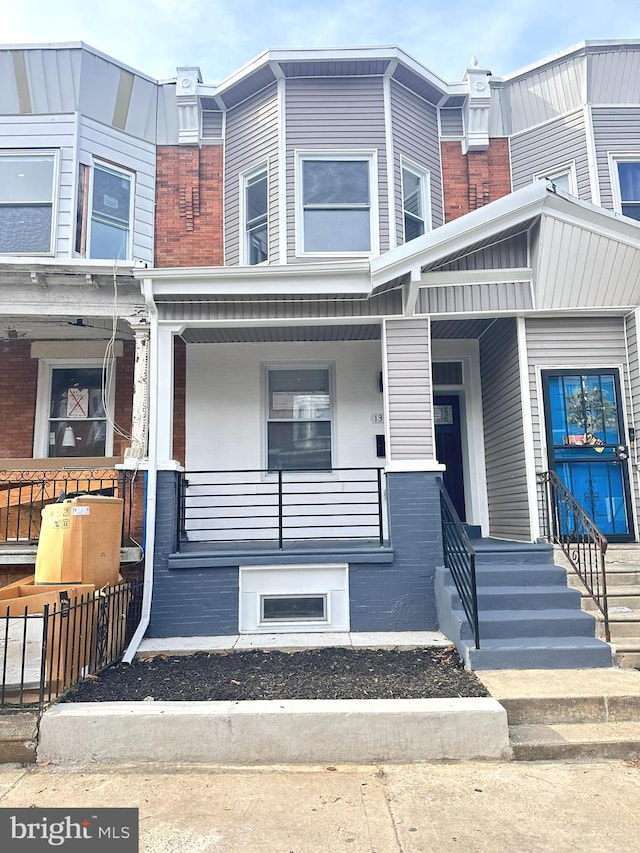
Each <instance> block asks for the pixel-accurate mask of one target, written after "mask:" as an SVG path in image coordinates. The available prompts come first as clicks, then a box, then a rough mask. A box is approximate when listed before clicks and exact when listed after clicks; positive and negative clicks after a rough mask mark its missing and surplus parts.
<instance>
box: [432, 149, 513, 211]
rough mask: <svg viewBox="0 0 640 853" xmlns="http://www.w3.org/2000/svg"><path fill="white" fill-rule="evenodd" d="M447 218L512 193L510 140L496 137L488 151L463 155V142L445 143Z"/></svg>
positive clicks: (443, 152) (444, 191) (443, 177)
mask: <svg viewBox="0 0 640 853" xmlns="http://www.w3.org/2000/svg"><path fill="white" fill-rule="evenodd" d="M440 146H441V153H442V185H443V187H442V189H443V195H444V219H445V222H450V221H451V220H452V219H457V218H458V217H459V216H464V215H465V213H469V212H470V211H471V210H475V209H476V208H478V207H483V206H484V205H485V204H489V202H490V201H495V200H496V199H498V198H502V196H505V195H508V194H509V193H510V192H511V173H510V166H509V142H508V140H507V139H492V140H490V143H489V148H488V149H487V150H486V151H469V153H468V154H463V153H462V149H461V146H460V143H459V142H441V143H440Z"/></svg>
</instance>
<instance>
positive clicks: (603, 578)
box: [538, 471, 611, 642]
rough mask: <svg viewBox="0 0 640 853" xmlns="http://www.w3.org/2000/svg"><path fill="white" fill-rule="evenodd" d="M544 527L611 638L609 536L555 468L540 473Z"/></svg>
mask: <svg viewBox="0 0 640 853" xmlns="http://www.w3.org/2000/svg"><path fill="white" fill-rule="evenodd" d="M538 487H539V489H540V506H541V515H542V527H543V533H544V535H545V537H546V538H547V539H548V540H549V541H550V542H555V543H556V544H558V545H559V546H560V547H561V548H562V551H563V553H564V555H565V556H566V558H567V559H568V560H569V563H570V564H571V566H572V567H573V569H574V571H575V572H576V574H577V575H578V577H579V578H580V580H581V581H582V583H583V584H584V586H585V588H586V590H587V592H588V593H589V595H590V596H591V598H592V599H593V601H594V602H595V604H596V607H597V608H598V610H599V611H600V613H601V614H602V620H603V623H604V632H605V639H606V641H607V642H609V641H610V640H611V634H610V631H609V610H608V607H607V571H606V563H605V554H606V552H607V544H608V543H607V538H606V536H605V535H604V534H603V533H602V532H601V531H600V530H599V529H598V526H597V525H596V523H595V521H594V520H593V519H592V518H591V517H590V516H589V515H588V514H587V512H586V511H585V510H584V508H583V507H582V506H581V505H580V504H579V503H578V501H577V500H576V499H575V497H574V496H573V494H572V492H570V491H569V489H568V488H567V487H566V486H565V484H564V483H563V482H562V480H560V479H559V477H558V476H557V475H556V474H555V473H554V472H553V471H543V472H542V473H540V474H538Z"/></svg>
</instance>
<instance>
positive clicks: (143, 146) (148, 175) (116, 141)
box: [72, 117, 156, 264]
mask: <svg viewBox="0 0 640 853" xmlns="http://www.w3.org/2000/svg"><path fill="white" fill-rule="evenodd" d="M79 145H80V162H81V163H87V164H90V163H91V158H92V155H93V156H95V157H98V158H101V159H104V160H109V161H110V162H111V163H114V164H117V165H119V166H122V167H123V168H125V169H130V170H132V171H134V172H135V201H134V214H133V216H134V222H133V258H134V259H138V260H141V261H147V262H149V263H151V264H152V263H153V217H154V208H155V176H156V154H155V146H154V145H153V144H151V143H149V142H144V141H143V140H141V139H135V138H134V137H132V136H129V135H128V134H126V133H122V132H121V131H118V130H115V129H114V128H111V127H107V126H106V125H102V124H98V122H96V121H92V120H91V119H89V118H86V117H81V119H80V142H79ZM72 209H73V210H75V204H74V206H73V207H72ZM74 216H75V213H74ZM72 231H73V228H72Z"/></svg>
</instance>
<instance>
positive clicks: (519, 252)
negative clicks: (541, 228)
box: [434, 234, 529, 271]
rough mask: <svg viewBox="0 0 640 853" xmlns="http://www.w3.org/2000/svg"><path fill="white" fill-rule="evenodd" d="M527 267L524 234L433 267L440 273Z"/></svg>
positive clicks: (527, 259) (525, 236)
mask: <svg viewBox="0 0 640 853" xmlns="http://www.w3.org/2000/svg"><path fill="white" fill-rule="evenodd" d="M528 265H529V241H528V238H527V235H526V234H516V235H515V236H514V237H509V238H507V239H506V240H501V241H500V242H499V243H492V244H491V245H490V246H484V247H483V248H482V249H478V250H477V251H475V252H471V253H469V254H467V255H463V256H462V257H461V258H457V259H456V260H455V261H449V262H448V263H445V264H442V266H439V267H434V269H438V270H441V271H457V270H500V269H509V268H510V267H526V266H528Z"/></svg>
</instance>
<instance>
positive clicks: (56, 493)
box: [0, 468, 133, 545]
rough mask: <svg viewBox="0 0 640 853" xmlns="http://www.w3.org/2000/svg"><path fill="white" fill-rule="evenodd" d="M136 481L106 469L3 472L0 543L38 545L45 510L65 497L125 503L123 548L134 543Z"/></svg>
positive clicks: (118, 472) (128, 476) (0, 474)
mask: <svg viewBox="0 0 640 853" xmlns="http://www.w3.org/2000/svg"><path fill="white" fill-rule="evenodd" d="M132 490H133V478H132V475H131V472H130V471H124V470H123V471H115V470H114V469H105V468H95V469H93V468H64V469H58V470H52V471H47V470H40V469H34V470H30V471H8V470H5V471H0V544H3V545H4V544H19V545H36V544H37V543H38V539H39V537H40V524H41V513H42V509H43V507H45V506H47V505H48V504H51V503H56V501H59V500H61V499H63V498H65V497H69V498H71V497H76V496H78V495H107V496H111V497H120V498H122V499H123V500H124V517H123V527H122V543H123V545H125V544H127V543H129V542H130V541H131V533H132V529H131V518H132V506H133V500H132Z"/></svg>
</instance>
